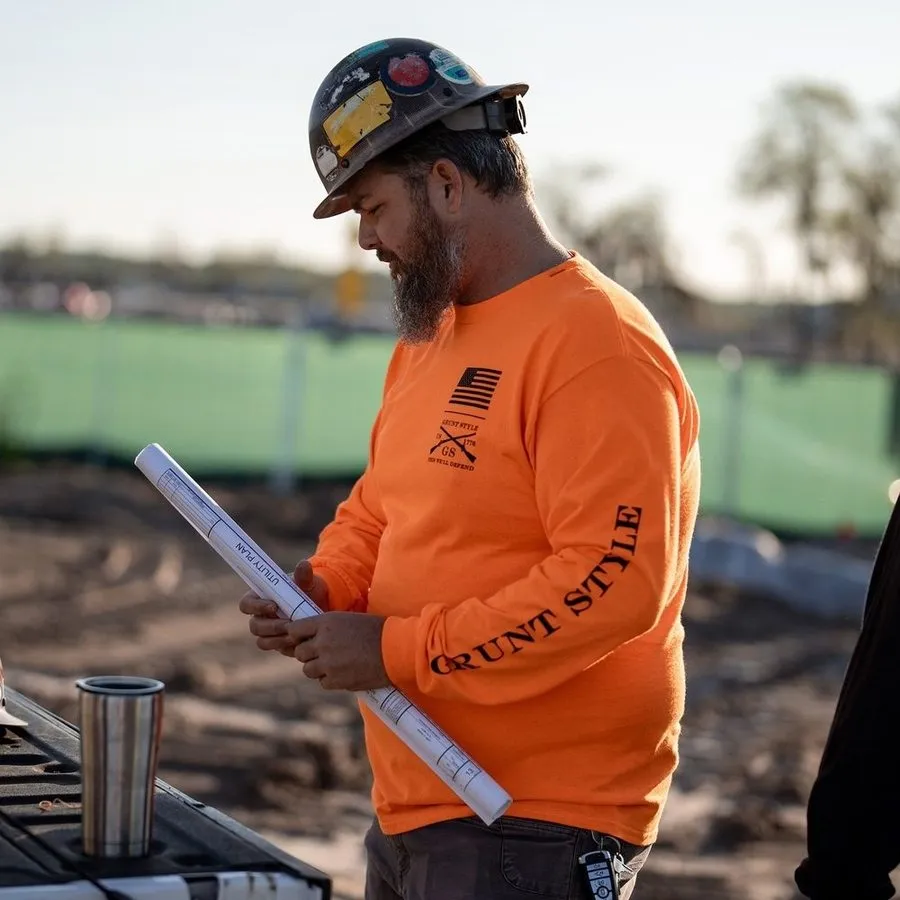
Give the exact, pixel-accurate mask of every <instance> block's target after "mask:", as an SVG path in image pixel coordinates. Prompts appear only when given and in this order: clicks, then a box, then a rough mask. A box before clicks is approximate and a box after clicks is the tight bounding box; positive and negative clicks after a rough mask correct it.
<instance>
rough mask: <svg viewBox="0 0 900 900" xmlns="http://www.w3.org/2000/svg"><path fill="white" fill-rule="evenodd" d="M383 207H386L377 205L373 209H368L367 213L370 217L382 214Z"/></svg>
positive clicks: (381, 204) (380, 204)
mask: <svg viewBox="0 0 900 900" xmlns="http://www.w3.org/2000/svg"><path fill="white" fill-rule="evenodd" d="M382 206H384V204H383V203H376V204H375V205H374V206H373V207H372V208H371V209H367V210H366V212H367V213H368V214H369V215H370V216H376V215H378V213H379V212H380V210H381V207H382Z"/></svg>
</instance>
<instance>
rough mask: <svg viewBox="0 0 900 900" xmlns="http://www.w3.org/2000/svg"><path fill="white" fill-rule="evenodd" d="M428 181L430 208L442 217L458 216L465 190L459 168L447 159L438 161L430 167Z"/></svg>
mask: <svg viewBox="0 0 900 900" xmlns="http://www.w3.org/2000/svg"><path fill="white" fill-rule="evenodd" d="M428 181H429V194H430V195H431V203H432V206H433V207H434V208H435V209H436V210H437V211H438V212H440V213H443V214H444V215H447V216H457V215H459V212H460V210H461V208H462V202H463V191H464V188H465V182H464V181H463V177H462V172H460V170H459V167H458V166H457V165H455V164H454V163H452V162H450V160H448V159H439V160H438V161H437V162H436V163H435V164H434V165H433V166H432V168H431V174H430V176H429V179H428Z"/></svg>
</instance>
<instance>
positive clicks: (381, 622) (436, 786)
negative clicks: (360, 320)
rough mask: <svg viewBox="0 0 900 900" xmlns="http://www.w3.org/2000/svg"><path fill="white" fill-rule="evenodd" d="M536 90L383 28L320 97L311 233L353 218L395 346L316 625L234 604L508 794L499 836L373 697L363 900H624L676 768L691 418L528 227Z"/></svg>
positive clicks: (547, 242) (326, 555)
mask: <svg viewBox="0 0 900 900" xmlns="http://www.w3.org/2000/svg"><path fill="white" fill-rule="evenodd" d="M527 89H528V88H527V85H525V84H520V83H516V84H500V85H497V84H492V85H489V84H487V83H486V82H485V81H484V80H483V79H482V78H481V76H480V75H479V74H478V73H477V72H476V71H475V70H474V69H473V68H472V67H471V66H469V65H467V64H465V63H464V62H462V61H461V60H460V59H459V58H457V57H456V56H454V55H453V54H452V53H451V52H449V51H448V50H446V49H444V48H442V47H439V46H436V45H435V44H431V43H427V42H425V41H420V40H411V39H389V40H383V41H378V42H376V43H374V44H370V45H368V46H366V47H363V48H361V49H359V50H356V51H355V52H353V53H351V54H350V55H349V56H347V57H346V58H344V59H343V60H342V61H341V62H340V63H338V65H337V66H335V68H334V69H332V71H331V72H329V74H328V75H327V76H326V78H325V80H324V81H323V82H322V84H321V86H320V88H319V90H318V91H317V92H316V96H315V99H314V101H313V104H312V112H311V115H310V127H309V131H310V149H311V153H312V158H313V162H314V165H315V167H316V171H317V172H318V174H319V176H320V179H321V182H322V185H323V187H324V189H325V191H326V196H325V197H324V199H323V200H322V202H321V203H320V204H319V206H318V207H317V208H316V210H315V212H314V216H315V217H316V218H324V217H328V216H334V215H338V214H341V213H346V212H349V211H351V210H352V211H354V212H355V213H356V214H357V215H358V216H359V243H360V245H361V246H362V247H363V248H364V249H366V250H371V251H373V252H375V253H376V254H377V256H378V258H379V259H380V260H381V261H382V262H385V263H387V264H388V265H389V267H390V274H391V278H392V280H393V287H394V295H395V303H394V313H395V324H396V327H397V332H398V338H399V340H398V342H397V344H396V348H395V351H394V354H393V357H392V358H391V360H390V363H389V366H388V370H387V376H386V380H385V384H384V393H383V402H382V405H381V409H380V411H379V413H378V416H377V419H376V421H375V423H374V426H373V429H372V437H371V443H370V452H369V460H368V465H367V467H366V470H365V472H364V474H363V475H362V476H361V478H360V479H359V480H358V481H357V482H356V484H355V486H354V487H353V489H352V492H351V493H350V495H349V497H348V498H347V499H346V501H345V502H343V503H342V504H341V505H340V506H339V507H338V509H337V511H336V514H335V517H334V520H333V521H332V522H331V523H330V524H329V525H328V526H327V527H326V528H325V529H324V530H323V532H322V534H321V536H320V540H319V543H318V546H317V548H316V551H315V553H314V555H313V556H312V557H311V558H310V559H309V560H305V561H303V562H301V563H300V565H299V566H298V567H297V570H296V572H295V580H296V581H297V583H298V584H299V585H300V586H301V587H302V588H303V589H304V590H306V591H307V592H308V593H309V594H311V595H312V597H313V599H314V600H315V601H316V602H317V603H319V604H320V605H321V606H322V607H323V608H325V609H327V610H328V611H327V612H325V613H324V614H323V615H321V616H316V617H313V618H310V619H304V620H301V621H296V622H286V621H284V620H281V619H277V618H274V617H273V616H274V611H273V608H272V607H271V605H270V604H268V603H266V602H264V601H261V600H259V598H257V597H255V596H254V595H252V594H249V595H246V596H245V597H244V598H242V600H241V603H240V606H241V610H242V611H243V612H244V613H247V614H248V615H250V616H251V617H252V618H251V619H250V631H251V632H252V633H253V634H254V635H256V636H257V643H258V645H259V646H260V647H261V648H263V649H266V650H277V651H280V652H282V653H284V654H286V655H289V656H293V657H295V658H296V659H297V660H299V661H300V662H301V663H302V666H303V673H304V674H305V675H306V676H307V677H309V678H313V679H317V680H318V681H319V683H320V684H321V685H322V687H323V688H325V689H328V690H331V689H347V690H354V691H358V690H366V689H372V688H378V687H383V686H387V685H388V684H390V683H393V684H394V685H396V686H397V687H398V688H399V689H400V690H401V691H403V692H404V693H405V694H406V695H407V696H408V697H409V698H410V699H411V700H412V701H413V702H414V703H415V704H416V705H418V706H419V707H420V708H421V709H422V710H423V711H424V712H426V713H427V714H428V715H430V716H431V717H432V718H433V719H434V720H435V721H436V722H437V723H438V724H439V725H440V726H441V727H442V728H443V729H444V730H446V731H447V732H448V733H449V735H450V736H451V737H452V738H454V739H455V740H457V741H458V742H459V743H460V744H461V745H462V746H464V747H465V748H466V750H467V751H468V752H469V753H471V755H472V757H473V758H474V759H475V760H476V761H477V762H478V763H479V764H480V765H481V766H483V767H484V769H485V770H486V771H487V772H488V773H489V774H490V775H491V776H492V777H493V778H494V779H495V780H496V781H498V782H499V783H500V785H502V786H503V787H504V788H505V789H506V790H507V791H508V792H509V793H510V794H511V795H512V797H513V803H512V805H511V807H510V808H509V810H508V812H507V813H506V814H505V815H504V816H502V817H501V818H500V819H499V820H498V821H496V822H495V823H494V824H493V825H491V826H490V827H489V826H487V825H485V824H484V823H483V822H482V821H481V820H480V819H478V818H476V817H474V816H473V814H472V812H471V810H470V809H469V808H468V807H467V806H466V805H465V804H463V803H462V802H461V801H460V800H459V798H458V797H457V796H456V795H455V794H454V793H453V792H452V791H451V790H450V789H449V788H447V787H446V786H445V785H444V783H443V782H442V781H441V780H440V779H438V778H437V777H436V776H435V775H434V774H433V773H432V772H431V770H430V769H429V768H428V767H427V766H426V765H425V764H424V763H423V762H422V761H421V760H420V759H419V758H418V757H417V756H416V755H415V754H414V753H413V752H412V751H411V750H410V749H409V748H408V747H407V746H406V745H405V744H404V743H403V742H402V741H401V740H400V739H398V738H397V737H396V736H395V735H394V734H393V733H392V732H390V731H389V730H388V729H387V727H386V726H385V725H384V724H383V723H382V722H381V721H380V720H379V719H378V718H377V717H376V716H374V715H373V714H371V712H370V711H369V710H368V708H367V707H361V710H362V715H363V718H364V720H365V733H366V746H367V751H368V756H369V760H370V762H371V767H372V771H373V775H374V784H373V789H372V801H373V805H374V809H375V814H376V816H375V821H374V822H373V824H372V828H371V829H370V831H369V832H368V834H367V837H366V850H367V858H368V868H367V883H366V897H367V898H368V900H396V898H398V897H402V898H404V900H463V898H465V900H487V898H494V900H496V898H501V900H502V898H513V897H515V898H519V900H521V898H523V897H532V898H539V897H548V898H549V897H553V898H591V897H612V896H614V895H613V894H612V893H611V890H612V889H613V888H612V887H611V886H610V885H612V884H613V883H615V884H617V890H618V892H619V893H618V896H620V897H621V898H626V897H629V896H630V895H631V893H632V891H633V889H634V883H635V880H634V879H635V875H636V873H637V872H638V870H639V869H640V867H641V865H642V864H643V863H644V861H645V860H646V858H647V855H648V853H649V851H650V847H651V845H652V844H653V842H654V841H655V839H656V837H657V831H658V826H659V820H660V815H661V813H662V811H663V808H664V804H665V801H666V796H667V792H668V789H669V785H670V780H671V778H672V774H673V771H674V770H675V767H676V763H677V745H678V735H679V722H680V719H681V716H682V712H683V703H684V671H683V659H682V634H683V629H682V623H681V610H682V603H683V600H684V597H685V589H686V583H687V574H688V551H689V546H690V542H691V537H692V533H693V529H694V524H695V519H696V515H697V506H698V496H699V487H700V458H699V451H698V443H697V436H698V427H699V426H698V410H697V405H696V402H695V399H694V396H693V394H692V392H691V389H690V387H689V386H688V384H687V383H686V381H685V378H684V375H683V373H682V371H681V368H680V367H679V364H678V362H677V360H676V357H675V354H674V352H673V350H672V348H671V346H670V344H669V342H668V341H667V339H666V337H665V335H664V334H663V332H662V330H661V329H660V327H659V325H658V324H657V322H656V321H655V320H654V319H653V318H652V316H651V315H650V313H649V312H648V311H647V309H646V308H645V307H644V306H643V305H642V303H641V302H640V301H639V300H638V299H636V298H635V297H633V296H632V295H631V294H629V293H628V292H626V291H625V290H624V289H622V288H621V287H620V286H619V285H617V284H615V283H614V282H613V281H612V280H610V279H609V278H607V277H606V276H605V275H603V274H601V273H600V272H599V271H597V270H596V269H595V268H594V267H593V266H592V265H591V264H590V263H589V262H588V261H587V260H585V259H583V258H582V257H581V256H580V255H579V254H577V253H575V252H572V251H570V250H569V249H567V248H566V247H565V246H563V245H562V244H561V243H560V242H559V241H557V240H556V239H555V238H554V237H553V235H552V234H551V233H550V231H549V230H548V228H547V227H546V225H545V224H544V222H543V220H542V218H541V216H540V214H539V212H538V210H537V209H536V207H535V202H534V198H533V194H532V188H531V184H530V180H529V174H528V169H527V166H526V163H525V160H524V158H523V156H522V153H521V151H520V149H519V147H518V146H517V144H516V142H515V139H514V135H517V134H520V133H522V132H523V131H524V130H525V116H524V110H523V104H522V99H521V98H522V96H523V95H524V94H525V92H526V91H527ZM586 114H587V113H586ZM584 128H585V125H584V123H577V122H573V123H572V136H573V138H574V137H576V136H581V135H583V133H584ZM601 864H602V865H605V866H606V869H605V870H604V873H603V874H604V877H602V878H601V877H599V876H597V871H598V868H597V867H598V866H601ZM592 875H593V876H595V877H593V878H592V877H591V876H592ZM606 875H609V876H610V877H609V878H606V877H605V876H606ZM613 878H614V880H615V882H613V881H612V880H611V879H613Z"/></svg>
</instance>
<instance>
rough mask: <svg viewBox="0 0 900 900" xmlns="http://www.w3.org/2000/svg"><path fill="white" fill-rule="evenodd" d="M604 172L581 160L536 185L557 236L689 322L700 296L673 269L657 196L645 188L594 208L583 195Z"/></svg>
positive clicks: (587, 194) (601, 167)
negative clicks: (636, 193)
mask: <svg viewBox="0 0 900 900" xmlns="http://www.w3.org/2000/svg"><path fill="white" fill-rule="evenodd" d="M609 174H610V170H609V168H607V167H606V166H605V165H603V164H600V163H585V164H582V165H580V166H574V167H570V168H568V169H567V170H566V176H565V177H563V178H560V177H556V178H554V180H553V181H549V182H547V183H546V184H544V185H543V186H542V194H543V199H544V203H545V207H546V209H547V214H548V218H549V219H551V220H552V221H553V223H554V225H555V226H556V231H557V234H558V236H559V238H560V240H562V241H563V242H564V243H565V244H566V245H567V246H569V247H572V248H573V249H577V250H578V252H579V253H581V254H582V255H583V256H584V257H585V259H589V260H590V261H591V262H592V263H593V264H594V265H595V266H597V268H598V269H600V270H601V271H602V272H604V273H605V274H606V275H608V276H609V277H610V278H612V279H614V280H615V281H617V282H619V283H620V284H622V285H623V286H624V287H626V288H628V289H629V290H631V291H635V292H638V291H641V290H646V289H647V288H650V289H653V290H654V293H656V294H657V295H658V296H659V297H660V299H661V302H662V303H663V304H665V305H666V306H667V307H668V309H667V311H668V312H672V313H674V314H675V315H677V316H679V317H680V318H682V319H683V320H684V321H691V322H692V321H694V320H695V319H696V316H697V310H698V308H699V300H700V298H699V297H698V296H697V295H695V294H694V293H692V292H691V291H690V290H688V289H687V288H686V287H685V286H684V285H683V283H682V281H681V279H680V278H679V277H678V275H677V274H676V272H675V266H674V263H673V259H672V249H671V244H670V239H669V235H668V230H667V227H666V222H665V214H664V210H663V206H662V203H661V201H660V199H659V197H658V196H657V195H656V194H654V193H652V192H647V193H644V194H640V195H638V196H636V197H632V198H629V199H627V200H624V201H621V202H619V203H616V204H612V205H603V207H604V208H600V209H598V206H601V204H598V203H592V202H590V201H589V200H588V199H587V198H588V197H590V195H591V194H592V192H594V191H595V189H596V187H597V186H598V185H599V184H600V183H602V182H604V181H605V180H606V179H607V178H608V177H609Z"/></svg>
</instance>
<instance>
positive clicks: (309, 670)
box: [294, 650, 325, 680]
mask: <svg viewBox="0 0 900 900" xmlns="http://www.w3.org/2000/svg"><path fill="white" fill-rule="evenodd" d="M296 654H297V651H296V650H295V651H294V655H295V656H296ZM303 674H304V675H305V676H306V677H307V678H312V679H314V680H318V679H319V678H322V677H323V676H324V675H325V667H324V666H323V665H322V661H321V660H320V659H318V658H316V659H312V660H310V661H309V662H305V663H303Z"/></svg>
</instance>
